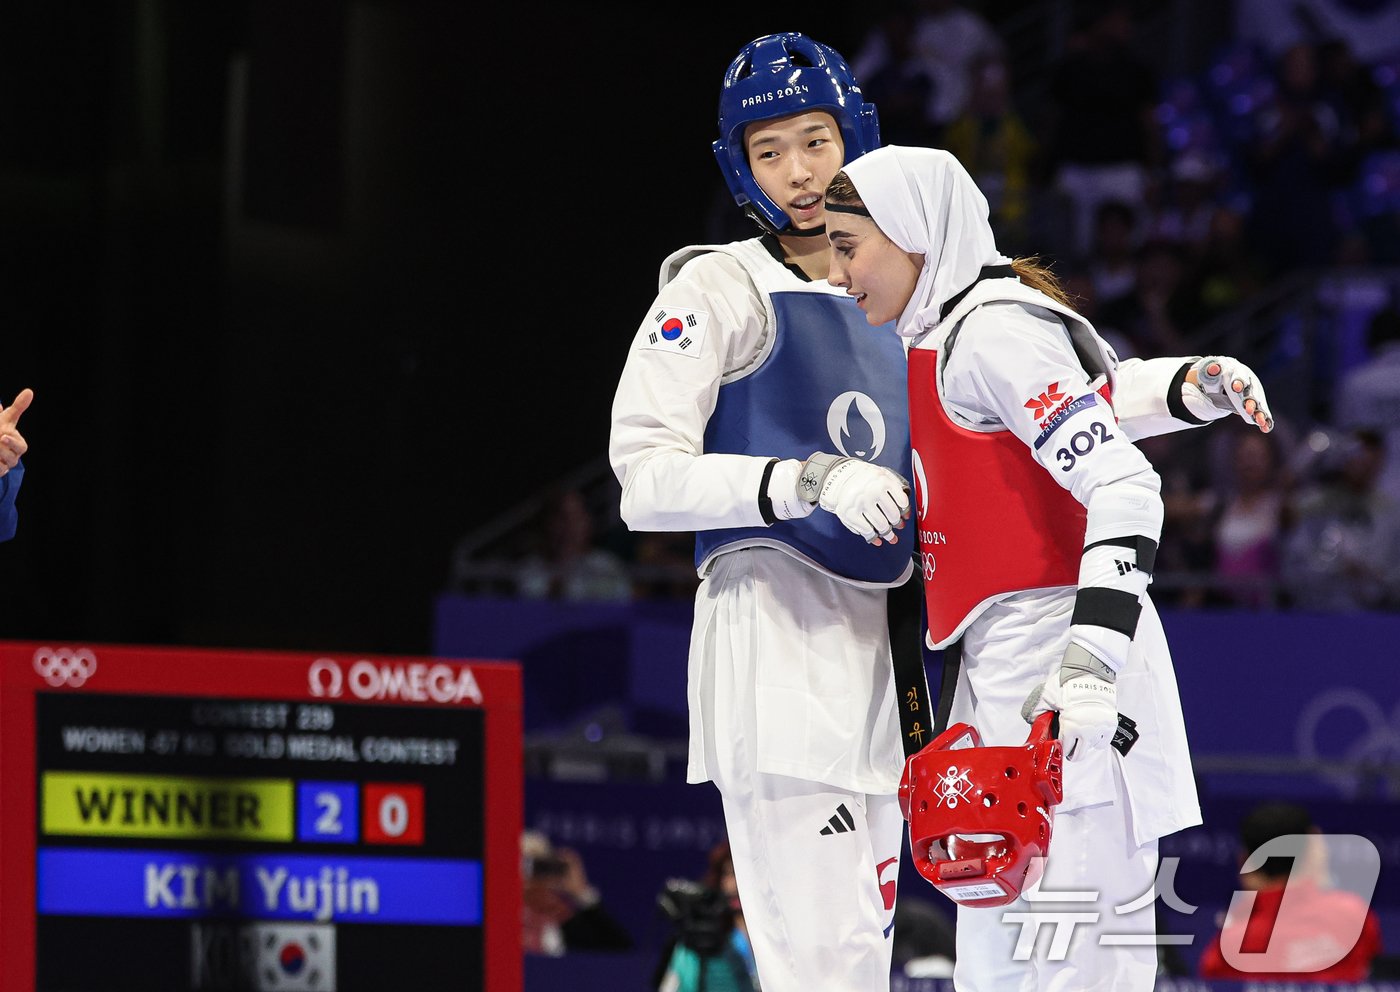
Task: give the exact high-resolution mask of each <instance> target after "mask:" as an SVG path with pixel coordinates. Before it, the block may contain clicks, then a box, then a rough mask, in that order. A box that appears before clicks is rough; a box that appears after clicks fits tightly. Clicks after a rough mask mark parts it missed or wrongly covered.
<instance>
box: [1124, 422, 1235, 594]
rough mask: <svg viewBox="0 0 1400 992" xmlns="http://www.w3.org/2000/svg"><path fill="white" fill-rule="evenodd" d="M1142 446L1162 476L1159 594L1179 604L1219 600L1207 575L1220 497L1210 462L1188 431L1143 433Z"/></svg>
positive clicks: (1155, 585) (1156, 583)
mask: <svg viewBox="0 0 1400 992" xmlns="http://www.w3.org/2000/svg"><path fill="white" fill-rule="evenodd" d="M1138 447H1139V448H1141V449H1142V453H1143V454H1145V455H1146V456H1147V458H1148V461H1150V462H1151V463H1152V467H1153V468H1155V469H1156V470H1157V474H1158V475H1159V476H1160V477H1161V479H1162V539H1161V541H1160V542H1159V543H1158V550H1157V578H1156V580H1155V581H1154V582H1153V587H1152V588H1153V593H1152V595H1153V598H1154V599H1156V600H1157V601H1159V602H1162V603H1167V604H1170V605H1172V606H1174V607H1177V608H1178V609H1195V608H1198V607H1202V606H1210V605H1214V603H1213V602H1211V600H1210V589H1209V586H1208V584H1207V583H1206V582H1205V581H1204V579H1206V578H1207V577H1208V576H1209V575H1210V571H1211V569H1212V568H1213V567H1214V563H1215V558H1214V548H1213V538H1212V534H1211V521H1212V514H1213V513H1214V510H1215V506H1216V501H1215V497H1214V494H1213V493H1212V491H1211V488H1210V470H1209V465H1208V464H1207V462H1206V461H1205V460H1204V459H1202V458H1201V456H1200V448H1199V446H1198V445H1195V444H1193V442H1192V439H1191V438H1190V437H1189V436H1188V435H1185V434H1182V433H1174V434H1162V435H1159V436H1157V437H1149V438H1143V439H1142V440H1141V441H1139V442H1138ZM1173 580H1176V581H1173Z"/></svg>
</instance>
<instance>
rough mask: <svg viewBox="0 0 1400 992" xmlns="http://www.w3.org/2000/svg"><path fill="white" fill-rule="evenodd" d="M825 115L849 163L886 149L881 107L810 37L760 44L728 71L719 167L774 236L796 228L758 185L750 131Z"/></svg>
mask: <svg viewBox="0 0 1400 992" xmlns="http://www.w3.org/2000/svg"><path fill="white" fill-rule="evenodd" d="M811 110H825V111H826V112H827V113H829V114H831V116H832V117H834V118H835V119H836V124H837V126H838V127H840V128H841V140H842V141H843V142H844V143H845V145H846V161H847V162H850V161H852V160H854V159H856V158H859V157H860V156H861V155H864V154H865V153H866V152H868V151H873V150H874V149H876V148H879V147H880V121H879V117H878V115H877V114H876V113H875V105H874V104H872V103H866V102H865V98H864V97H863V96H861V92H860V84H859V83H857V82H856V78H855V76H853V75H852V74H851V68H850V66H848V65H847V64H846V60H845V59H843V58H842V57H841V55H840V53H838V52H837V51H836V50H835V49H834V48H830V47H828V46H826V45H823V44H822V43H821V42H819V41H813V40H812V39H811V38H809V37H807V36H806V35H805V34H797V33H796V32H792V31H789V32H785V33H783V34H767V35H764V36H763V37H761V38H755V39H754V40H753V41H751V42H749V43H748V44H747V45H745V46H744V48H743V50H742V51H741V52H740V53H739V54H738V55H737V56H736V57H735V59H734V61H733V62H731V63H730V64H729V70H728V71H727V72H726V73H725V74H724V84H723V87H722V88H721V90H720V94H719V139H718V140H717V141H715V142H714V144H713V146H712V147H713V148H714V152H715V159H716V161H718V162H719V168H720V171H721V172H722V173H724V181H725V183H726V184H727V185H728V186H729V191H730V192H731V193H733V194H734V201H735V202H736V203H738V204H739V206H741V207H743V208H744V209H745V211H746V212H747V213H748V214H749V216H750V217H752V218H753V219H754V220H756V221H758V223H759V224H760V225H761V226H762V227H763V228H764V229H765V230H768V231H772V232H773V233H775V234H776V233H777V232H779V231H782V230H784V229H785V228H787V227H788V226H789V225H790V224H791V223H792V222H791V221H790V220H789V219H788V216H787V214H785V213H784V212H783V208H782V207H780V206H778V205H777V204H776V203H774V202H773V201H772V200H771V199H770V198H769V197H768V195H767V194H766V193H764V192H763V190H762V189H760V188H759V185H758V183H757V182H756V181H755V180H754V177H753V173H752V172H751V171H750V170H749V158H748V151H747V149H746V148H745V147H744V130H745V128H747V127H748V126H749V125H750V124H754V123H757V122H758V121H771V120H774V119H775V118H778V117H787V116H789V115H791V114H800V113H804V112H807V111H811Z"/></svg>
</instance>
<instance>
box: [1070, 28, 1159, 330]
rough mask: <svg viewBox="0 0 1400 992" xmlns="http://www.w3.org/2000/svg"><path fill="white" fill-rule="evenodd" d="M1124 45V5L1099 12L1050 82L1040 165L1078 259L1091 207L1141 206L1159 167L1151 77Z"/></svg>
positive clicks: (1128, 36) (1128, 32)
mask: <svg viewBox="0 0 1400 992" xmlns="http://www.w3.org/2000/svg"><path fill="white" fill-rule="evenodd" d="M1132 43H1133V20H1132V14H1131V9H1130V7H1129V5H1128V4H1126V3H1109V4H1106V5H1102V6H1100V7H1098V8H1096V12H1095V14H1094V15H1093V17H1092V19H1091V20H1090V22H1089V24H1088V26H1087V27H1086V28H1085V30H1084V31H1082V32H1081V33H1080V34H1078V35H1077V36H1075V38H1074V39H1073V40H1072V42H1071V46H1072V47H1071V50H1070V53H1069V54H1068V55H1067V56H1066V57H1065V58H1064V60H1063V61H1061V62H1060V63H1059V65H1057V66H1056V67H1055V70H1054V74H1053V77H1052V79H1051V81H1050V113H1049V115H1048V120H1047V127H1048V130H1049V136H1048V139H1047V141H1046V145H1047V148H1048V161H1047V166H1048V168H1049V169H1050V174H1051V178H1052V180H1053V183H1054V186H1055V188H1056V189H1057V190H1058V191H1059V193H1060V194H1061V195H1063V196H1064V197H1066V198H1067V199H1068V201H1069V203H1070V204H1071V207H1072V213H1073V231H1072V241H1071V243H1070V245H1069V246H1068V247H1069V249H1070V251H1072V252H1073V253H1075V254H1077V255H1080V256H1083V255H1086V254H1088V252H1089V250H1090V247H1091V239H1092V235H1093V221H1094V216H1095V213H1096V212H1097V210H1098V207H1099V204H1100V203H1102V202H1104V201H1105V200H1110V199H1116V200H1121V201H1123V202H1124V203H1128V204H1138V203H1141V202H1142V200H1143V196H1144V194H1145V193H1146V190H1147V184H1148V179H1149V176H1150V173H1151V171H1152V170H1154V169H1156V168H1157V167H1158V166H1159V165H1160V164H1161V163H1162V161H1163V151H1162V141H1161V136H1160V132H1159V129H1158V127H1157V119H1156V107H1157V99H1158V84H1157V78H1156V75H1155V74H1154V73H1153V71H1152V70H1151V69H1150V68H1149V67H1148V65H1147V64H1146V63H1145V62H1144V61H1143V60H1142V59H1140V58H1139V57H1138V56H1137V54H1136V53H1135V52H1134V51H1133V47H1132ZM1153 353H1154V354H1155V353H1156V352H1155V351H1154V352H1153ZM1170 353H1173V354H1174V352H1170Z"/></svg>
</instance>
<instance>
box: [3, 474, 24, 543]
mask: <svg viewBox="0 0 1400 992" xmlns="http://www.w3.org/2000/svg"><path fill="white" fill-rule="evenodd" d="M23 481H24V462H22V461H21V462H19V463H18V464H17V465H15V467H14V468H12V469H10V470H9V471H8V472H6V473H5V474H4V475H0V541H8V540H9V539H10V538H12V537H14V536H15V528H16V526H18V524H19V510H17V509H16V508H15V497H16V496H18V495H19V485H20V483H21V482H23Z"/></svg>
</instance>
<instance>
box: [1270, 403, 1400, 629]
mask: <svg viewBox="0 0 1400 992" xmlns="http://www.w3.org/2000/svg"><path fill="white" fill-rule="evenodd" d="M1384 463H1385V442H1384V440H1383V439H1382V438H1381V436H1380V435H1379V434H1377V433H1376V432H1374V431H1369V430H1358V431H1353V432H1351V433H1350V434H1347V435H1344V436H1342V437H1341V438H1340V439H1339V440H1338V441H1336V442H1335V443H1333V445H1332V446H1331V448H1330V449H1329V451H1328V452H1327V454H1326V455H1325V456H1324V458H1323V462H1322V479H1321V480H1320V481H1319V482H1318V483H1317V484H1315V485H1313V486H1311V487H1309V488H1308V489H1307V490H1305V491H1303V492H1300V493H1299V495H1298V499H1297V501H1296V506H1297V510H1296V515H1297V523H1296V524H1295V525H1294V527H1293V530H1292V531H1291V532H1290V533H1289V535H1288V537H1287V539H1286V543H1285V546H1284V564H1283V576H1284V582H1285V583H1286V585H1287V589H1288V593H1289V595H1290V597H1291V599H1292V603H1293V605H1294V606H1295V607H1297V608H1299V609H1304V610H1325V611H1334V612H1349V611H1355V610H1381V609H1393V608H1396V607H1397V606H1400V507H1397V504H1396V503H1395V501H1394V500H1392V499H1391V498H1390V497H1389V496H1388V495H1386V494H1385V493H1383V492H1381V491H1380V490H1379V489H1378V488H1377V486H1376V482H1377V480H1378V479H1379V477H1380V473H1381V469H1382V467H1383V465H1384Z"/></svg>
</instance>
